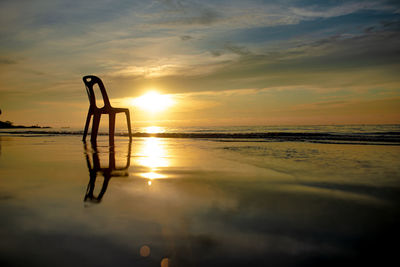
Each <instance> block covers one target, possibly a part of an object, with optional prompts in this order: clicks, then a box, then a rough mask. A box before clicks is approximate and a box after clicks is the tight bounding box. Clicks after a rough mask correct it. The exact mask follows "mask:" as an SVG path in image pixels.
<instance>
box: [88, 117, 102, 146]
mask: <svg viewBox="0 0 400 267" xmlns="http://www.w3.org/2000/svg"><path fill="white" fill-rule="evenodd" d="M100 116H101V114H93V125H92V134H91V136H90V141H91V142H96V140H97V133H98V131H99V125H100Z"/></svg>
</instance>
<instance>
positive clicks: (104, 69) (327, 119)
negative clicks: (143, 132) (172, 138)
mask: <svg viewBox="0 0 400 267" xmlns="http://www.w3.org/2000/svg"><path fill="white" fill-rule="evenodd" d="M399 10H400V7H399V4H398V3H397V2H396V1H369V2H365V1H349V2H331V1H323V2H322V3H321V1H320V2H316V3H311V4H310V2H309V1H285V2H283V3H282V1H128V2H126V1H113V4H112V5H111V4H110V3H109V2H107V1H99V2H98V3H97V4H96V7H93V6H92V5H90V4H89V3H87V2H85V1H82V2H81V3H79V4H76V5H75V4H74V5H71V4H69V1H64V0H58V1H47V0H42V1H28V2H26V3H25V2H24V1H21V2H20V1H2V2H1V3H0V17H1V19H0V21H1V25H2V26H3V27H1V29H0V36H1V37H0V38H1V39H0V40H1V46H0V51H1V54H0V55H1V56H0V109H1V110H2V111H3V114H2V115H0V120H3V121H5V120H10V121H13V122H14V123H15V124H25V125H32V124H39V125H44V126H54V127H58V126H61V127H68V126H69V127H81V126H83V123H84V121H85V118H86V112H87V108H88V101H87V97H86V92H85V90H84V85H83V82H82V80H81V78H82V76H84V75H88V74H94V75H98V76H99V77H101V78H102V79H103V82H104V83H105V85H106V88H107V90H108V93H109V96H110V98H111V101H112V103H114V104H115V106H127V107H129V108H130V109H131V112H132V115H133V116H132V121H133V124H134V125H136V126H148V125H159V126H205V125H271V124H273V125H279V124H356V123H361V124H367V123H374V124H376V123H400V116H399V114H400V101H399V100H400V90H399V89H400V78H399V75H398V73H399V70H400V67H399V62H400V57H399V53H398V47H400V38H398V36H399V29H400V27H399V26H400V12H399ZM149 91H156V92H158V93H160V94H165V95H168V97H169V99H170V100H171V101H172V102H173V103H172V102H171V103H170V105H168V108H165V109H163V110H158V111H157V112H154V111H153V112H152V111H151V110H152V108H150V109H149V108H146V107H144V106H143V105H141V104H140V103H138V102H135V100H134V99H136V98H138V97H140V96H142V95H144V94H146V93H147V92H149ZM166 101H167V100H166ZM147 105H153V106H160V105H161V104H157V101H156V100H154V101H153V103H152V102H151V101H150V102H148V104H147ZM121 122H123V120H122V119H121Z"/></svg>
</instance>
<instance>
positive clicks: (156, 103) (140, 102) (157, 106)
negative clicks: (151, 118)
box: [131, 91, 174, 113]
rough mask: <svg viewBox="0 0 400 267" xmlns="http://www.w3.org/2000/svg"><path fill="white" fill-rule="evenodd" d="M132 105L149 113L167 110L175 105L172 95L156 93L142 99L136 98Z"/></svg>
mask: <svg viewBox="0 0 400 267" xmlns="http://www.w3.org/2000/svg"><path fill="white" fill-rule="evenodd" d="M131 104H132V105H133V106H135V107H139V108H141V109H144V110H146V111H149V112H152V113H154V112H159V111H163V110H166V109H167V108H169V107H170V106H172V105H173V104H174V100H173V99H172V97H171V96H170V95H162V94H160V93H158V92H156V91H150V92H148V93H146V94H144V95H142V96H140V97H137V98H134V99H133V100H132V102H131Z"/></svg>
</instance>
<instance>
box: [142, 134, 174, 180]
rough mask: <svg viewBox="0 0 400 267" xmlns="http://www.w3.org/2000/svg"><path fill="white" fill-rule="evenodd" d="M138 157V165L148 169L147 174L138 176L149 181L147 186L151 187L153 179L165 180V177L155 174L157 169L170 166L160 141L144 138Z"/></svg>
mask: <svg viewBox="0 0 400 267" xmlns="http://www.w3.org/2000/svg"><path fill="white" fill-rule="evenodd" d="M139 155H140V157H139V159H138V163H139V164H140V165H142V166H145V167H147V168H148V171H147V172H143V173H140V174H139V175H140V176H142V177H144V178H146V179H149V181H148V183H147V184H148V185H149V186H151V185H152V181H153V180H154V179H162V178H167V176H166V175H164V174H160V173H158V172H157V171H159V168H164V167H168V166H170V162H169V159H168V155H167V151H166V149H165V148H164V146H163V141H162V140H161V139H159V138H155V137H150V138H146V139H145V141H144V145H143V147H142V150H141V151H140V153H139Z"/></svg>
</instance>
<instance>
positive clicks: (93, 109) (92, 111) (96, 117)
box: [82, 75, 132, 144]
mask: <svg viewBox="0 0 400 267" xmlns="http://www.w3.org/2000/svg"><path fill="white" fill-rule="evenodd" d="M83 82H84V83H85V86H86V92H87V94H88V97H89V102H90V106H89V111H88V114H87V117H86V124H85V130H84V132H83V138H82V140H83V141H85V139H86V135H87V132H88V129H89V124H90V119H91V117H92V116H93V123H92V133H91V136H90V141H91V142H96V140H97V133H98V131H99V125H100V117H101V115H102V114H108V115H109V124H108V125H109V140H110V144H113V143H114V133H115V115H116V114H117V113H122V112H124V113H125V115H126V122H127V125H128V132H129V140H132V134H131V119H130V114H129V109H127V108H114V107H112V106H111V104H110V100H109V99H108V96H107V92H106V88H105V87H104V84H103V82H102V81H101V79H100V78H99V77H96V76H94V75H88V76H84V77H83ZM96 84H98V86H99V88H100V92H101V95H102V96H103V101H104V106H103V107H101V108H99V107H97V106H96V97H95V94H94V90H93V86H94V85H96Z"/></svg>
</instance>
